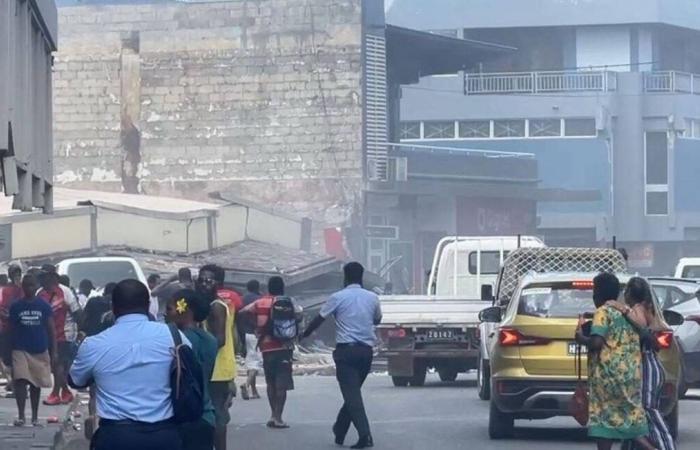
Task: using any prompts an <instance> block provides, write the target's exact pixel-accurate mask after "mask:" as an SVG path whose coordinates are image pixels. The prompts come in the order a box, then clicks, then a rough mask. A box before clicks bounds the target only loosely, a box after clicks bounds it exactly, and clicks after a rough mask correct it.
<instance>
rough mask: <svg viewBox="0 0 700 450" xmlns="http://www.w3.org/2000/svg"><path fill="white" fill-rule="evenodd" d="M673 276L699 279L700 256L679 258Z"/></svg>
mask: <svg viewBox="0 0 700 450" xmlns="http://www.w3.org/2000/svg"><path fill="white" fill-rule="evenodd" d="M675 277H676V278H691V279H696V280H700V258H681V259H680V260H679V261H678V265H677V266H676V274H675Z"/></svg>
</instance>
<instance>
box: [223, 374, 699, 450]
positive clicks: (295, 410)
mask: <svg viewBox="0 0 700 450" xmlns="http://www.w3.org/2000/svg"><path fill="white" fill-rule="evenodd" d="M295 383H296V390H295V391H293V392H291V393H290V395H289V400H288V403H287V412H286V415H285V416H286V417H285V418H286V420H287V421H288V423H289V424H290V425H291V428H290V429H289V430H268V429H266V428H265V425H264V423H265V421H266V420H267V419H268V414H269V410H268V407H267V401H266V399H265V398H264V397H263V399H261V400H255V401H242V400H240V399H239V398H237V399H236V400H235V403H234V407H233V408H232V410H231V413H232V414H231V415H232V417H233V425H231V428H230V430H229V449H234V450H266V449H280V450H281V449H289V450H299V449H305V450H327V449H333V448H336V447H335V445H334V444H333V437H332V434H331V431H330V430H331V425H332V423H333V420H334V418H335V414H336V412H337V409H338V407H339V406H340V393H339V391H338V389H337V385H336V382H335V379H334V378H333V377H318V376H311V377H296V378H295ZM474 386H475V381H474V377H473V375H469V376H465V375H461V376H460V378H459V379H458V381H457V382H456V383H454V384H442V383H440V382H439V381H438V380H437V376H435V375H430V376H429V379H428V382H427V383H426V386H425V387H423V388H395V387H393V386H392V384H391V380H390V379H389V378H388V377H387V376H381V375H373V376H370V378H369V379H368V381H367V384H366V385H365V389H364V396H365V397H364V398H365V403H366V407H367V410H368V414H369V416H370V420H371V422H372V425H373V434H374V438H375V448H379V449H392V450H394V449H396V450H399V449H401V450H413V449H416V450H418V449H421V450H425V449H430V450H452V449H455V450H457V449H465V448H474V449H480V448H481V449H489V450H492V449H493V450H500V449H512V448H514V447H516V446H517V448H518V449H519V450H548V449H552V450H554V449H562V448H566V449H591V448H593V444H592V443H591V442H588V441H587V440H586V433H585V431H584V430H583V429H581V428H578V427H577V426H576V425H575V423H574V421H573V420H572V419H567V418H561V419H551V420H546V421H533V422H527V421H516V427H517V437H516V439H514V440H509V441H491V440H489V438H488V434H487V426H488V402H483V401H480V400H479V399H478V397H477V395H476V390H475V387H474ZM263 389H264V388H263ZM261 392H264V390H261ZM699 394H700V393H699ZM697 417H700V395H696V396H694V398H691V399H688V400H683V401H682V404H681V431H680V433H681V436H680V442H679V448H691V447H692V446H693V443H697V442H700V429H699V428H698V427H697ZM355 440H356V436H355V435H354V434H350V435H349V436H348V439H347V440H346V445H352V444H354V443H355Z"/></svg>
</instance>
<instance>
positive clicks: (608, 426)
mask: <svg viewBox="0 0 700 450" xmlns="http://www.w3.org/2000/svg"><path fill="white" fill-rule="evenodd" d="M619 294H620V282H619V280H618V279H617V277H615V276H614V275H612V274H609V273H602V274H600V275H598V276H596V277H595V279H594V280H593V301H594V302H595V305H596V312H595V315H594V317H593V326H592V327H591V333H590V336H585V335H584V334H583V333H582V331H581V325H582V324H583V319H580V320H579V324H580V326H579V328H578V329H577V331H576V340H577V341H578V342H579V343H581V344H584V345H586V346H588V350H589V359H588V390H589V405H588V411H589V423H588V435H589V436H591V437H593V438H595V439H596V443H597V445H598V450H610V449H611V448H612V445H613V443H614V442H615V441H618V440H627V439H633V440H635V441H636V442H637V443H638V444H639V445H640V446H641V447H642V448H644V449H654V446H653V445H651V444H650V443H649V441H648V440H647V439H646V437H645V436H647V435H648V434H649V427H648V426H647V419H646V416H645V414H644V408H643V407H642V396H641V386H642V365H641V352H640V351H639V336H638V335H637V333H636V331H635V330H634V328H633V327H632V325H631V324H630V323H629V322H628V321H627V320H626V319H625V317H624V316H623V315H622V314H621V313H620V312H619V311H617V310H616V309H615V308H613V307H611V306H607V305H606V301H608V300H616V299H617V298H618V296H619Z"/></svg>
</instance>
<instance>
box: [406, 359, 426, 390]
mask: <svg viewBox="0 0 700 450" xmlns="http://www.w3.org/2000/svg"><path fill="white" fill-rule="evenodd" d="M427 374H428V368H427V367H426V366H424V365H423V364H416V365H415V367H414V368H413V376H412V377H411V381H410V383H411V386H413V387H421V386H424V385H425V376H426V375H427Z"/></svg>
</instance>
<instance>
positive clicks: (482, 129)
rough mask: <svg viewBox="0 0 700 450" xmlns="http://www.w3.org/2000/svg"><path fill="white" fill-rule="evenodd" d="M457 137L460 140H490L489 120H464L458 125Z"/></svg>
mask: <svg viewBox="0 0 700 450" xmlns="http://www.w3.org/2000/svg"><path fill="white" fill-rule="evenodd" d="M459 137H461V138H486V139H488V138H490V137H491V121H490V120H464V121H462V122H460V123H459Z"/></svg>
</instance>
